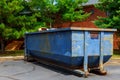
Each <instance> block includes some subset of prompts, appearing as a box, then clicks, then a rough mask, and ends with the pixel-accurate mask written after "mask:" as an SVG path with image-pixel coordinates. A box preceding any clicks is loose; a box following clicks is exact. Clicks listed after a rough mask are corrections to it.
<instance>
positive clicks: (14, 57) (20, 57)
mask: <svg viewBox="0 0 120 80" xmlns="http://www.w3.org/2000/svg"><path fill="white" fill-rule="evenodd" d="M22 59H24V56H6V57H0V62H3V61H7V60H22Z"/></svg>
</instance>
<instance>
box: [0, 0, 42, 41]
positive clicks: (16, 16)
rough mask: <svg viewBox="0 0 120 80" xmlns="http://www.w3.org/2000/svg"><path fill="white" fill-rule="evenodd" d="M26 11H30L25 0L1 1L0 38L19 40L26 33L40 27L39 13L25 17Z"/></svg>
mask: <svg viewBox="0 0 120 80" xmlns="http://www.w3.org/2000/svg"><path fill="white" fill-rule="evenodd" d="M25 9H28V10H30V8H29V4H28V3H27V2H26V1H24V0H0V37H2V38H4V39H13V38H17V39H18V38H21V37H23V35H24V33H25V32H33V31H36V30H37V29H38V27H40V26H38V22H37V17H38V14H39V13H37V12H33V13H31V15H30V16H29V15H25V13H24V12H25ZM39 16H40V15H39ZM36 26H37V27H36Z"/></svg>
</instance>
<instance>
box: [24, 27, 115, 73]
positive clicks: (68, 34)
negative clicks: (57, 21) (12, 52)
mask: <svg viewBox="0 0 120 80" xmlns="http://www.w3.org/2000/svg"><path fill="white" fill-rule="evenodd" d="M114 31H116V29H99V28H77V27H71V28H62V29H56V30H47V31H40V32H35V33H26V34H25V57H27V58H29V56H32V57H36V58H46V59H51V60H54V61H57V62H60V63H63V64H64V65H68V66H77V67H83V71H84V72H85V75H87V73H88V70H89V69H91V68H96V67H97V68H99V70H100V71H103V70H104V69H103V64H104V63H105V62H107V61H108V60H109V59H110V57H111V56H112V54H113V32H114Z"/></svg>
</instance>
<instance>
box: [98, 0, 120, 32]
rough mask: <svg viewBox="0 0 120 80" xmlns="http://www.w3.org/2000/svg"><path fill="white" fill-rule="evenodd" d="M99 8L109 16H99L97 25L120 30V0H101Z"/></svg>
mask: <svg viewBox="0 0 120 80" xmlns="http://www.w3.org/2000/svg"><path fill="white" fill-rule="evenodd" d="M99 1H100V3H99V4H97V5H96V7H97V8H99V9H100V10H102V11H104V12H106V13H107V15H108V16H107V17H105V18H103V17H99V20H97V21H96V25H98V26H99V27H102V28H117V29H118V30H119V31H120V0H99Z"/></svg>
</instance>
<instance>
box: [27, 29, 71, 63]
mask: <svg viewBox="0 0 120 80" xmlns="http://www.w3.org/2000/svg"><path fill="white" fill-rule="evenodd" d="M26 46H27V47H26V49H27V51H28V53H27V54H30V55H31V56H35V57H38V58H40V57H42V58H49V59H52V60H56V61H60V62H63V63H68V64H70V63H71V58H70V57H71V31H62V32H59V31H58V32H50V33H37V34H30V35H27V40H26Z"/></svg>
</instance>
